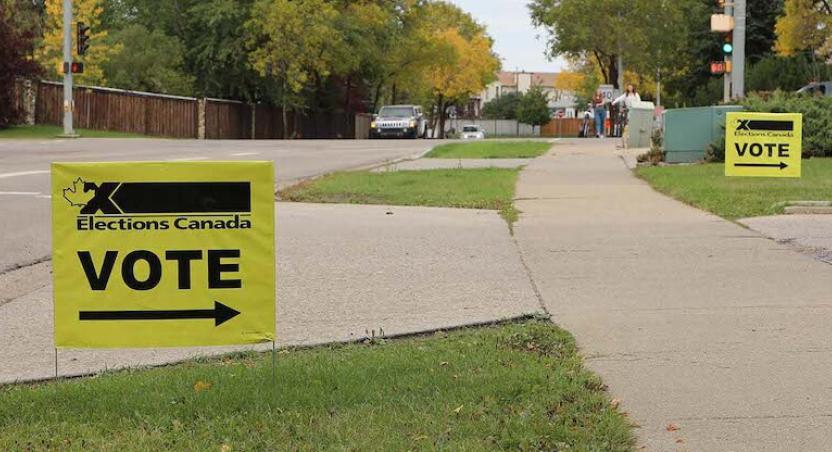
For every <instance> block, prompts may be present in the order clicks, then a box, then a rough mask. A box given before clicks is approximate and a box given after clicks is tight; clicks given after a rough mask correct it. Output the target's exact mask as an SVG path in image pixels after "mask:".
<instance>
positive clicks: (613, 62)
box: [606, 55, 621, 89]
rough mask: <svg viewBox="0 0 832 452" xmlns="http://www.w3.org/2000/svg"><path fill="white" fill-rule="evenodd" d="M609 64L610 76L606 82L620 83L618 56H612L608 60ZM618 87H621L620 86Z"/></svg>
mask: <svg viewBox="0 0 832 452" xmlns="http://www.w3.org/2000/svg"><path fill="white" fill-rule="evenodd" d="M607 65H608V67H609V76H608V77H607V80H606V83H607V84H608V85H618V74H619V72H618V56H617V55H612V56H610V57H609V58H608V60H607ZM618 89H621V87H618Z"/></svg>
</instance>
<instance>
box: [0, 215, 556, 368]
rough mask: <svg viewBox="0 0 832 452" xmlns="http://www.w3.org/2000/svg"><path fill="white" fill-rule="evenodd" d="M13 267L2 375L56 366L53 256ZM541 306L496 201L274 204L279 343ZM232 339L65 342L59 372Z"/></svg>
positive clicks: (2, 303)
mask: <svg viewBox="0 0 832 452" xmlns="http://www.w3.org/2000/svg"><path fill="white" fill-rule="evenodd" d="M19 271H22V272H25V274H21V275H20V276H21V277H16V276H15V275H16V273H11V274H6V275H0V287H3V289H4V290H3V292H4V294H11V295H9V297H10V298H9V299H5V300H4V299H2V298H0V383H3V382H9V381H15V380H28V379H39V378H48V377H51V376H53V375H54V358H55V355H54V348H53V347H54V346H53V340H52V284H51V275H50V262H44V263H41V264H38V265H36V266H33V267H29V268H26V269H23V270H19ZM540 311H541V309H540V304H539V301H538V299H537V297H536V295H535V293H534V291H533V289H532V286H531V282H530V280H529V277H528V274H527V273H526V271H525V269H524V268H523V265H522V263H521V262H520V257H519V255H518V253H517V247H516V246H515V245H514V243H513V242H512V240H511V237H510V236H509V234H508V227H507V226H506V223H505V221H503V219H502V218H500V216H499V214H498V213H497V212H495V211H486V210H473V209H443V208H422V207H385V206H354V205H331V204H330V205H324V204H293V203H279V204H278V205H277V337H278V344H279V345H283V346H285V345H309V344H317V343H322V342H334V341H348V340H356V339H359V338H362V337H366V336H367V335H371V334H372V331H375V334H376V335H380V334H382V330H383V334H385V335H394V334H403V333H411V332H418V331H425V330H430V329H434V328H447V327H453V326H459V325H465V324H471V323H477V322H487V321H493V320H499V319H504V318H508V317H514V316H519V315H523V314H532V313H537V312H540ZM241 348H242V349H246V348H248V347H241ZM259 348H260V349H270V348H271V344H268V345H266V346H261V347H259ZM235 349H240V348H230V347H227V348H222V347H219V348H170V349H143V350H62V351H61V352H60V353H59V355H58V361H59V366H58V371H59V372H60V374H61V375H75V374H79V373H89V372H97V371H101V370H104V369H108V368H109V369H112V368H118V367H125V366H136V365H149V364H161V363H168V362H172V361H177V360H182V359H185V358H188V357H193V356H199V355H206V354H217V353H222V352H227V351H231V350H235Z"/></svg>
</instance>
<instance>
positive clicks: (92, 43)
mask: <svg viewBox="0 0 832 452" xmlns="http://www.w3.org/2000/svg"><path fill="white" fill-rule="evenodd" d="M72 3H73V5H72V6H73V12H72V13H73V23H72V59H73V61H81V62H83V63H84V66H85V67H84V73H83V74H75V77H74V81H75V82H76V83H78V84H85V85H106V83H107V81H106V80H105V79H104V71H103V70H102V68H101V65H102V63H104V62H105V61H107V60H108V59H109V58H110V57H111V56H112V55H114V54H116V53H118V52H120V51H121V48H122V46H121V44H118V45H108V43H106V42H105V41H106V40H105V38H106V37H107V31H106V30H104V29H103V28H102V27H101V14H102V13H103V12H104V8H103V6H102V4H103V0H73V2H72ZM44 6H45V9H46V15H45V18H44V24H43V41H42V42H41V44H40V46H39V47H38V49H37V50H36V52H35V59H36V60H37V61H38V63H40V65H41V66H43V68H44V69H45V70H46V73H47V74H48V75H49V76H51V77H53V78H58V77H60V76H61V75H62V74H63V70H62V66H63V38H64V36H63V33H64V31H63V24H64V22H63V1H62V0H46V1H45V2H44ZM78 22H83V23H85V24H87V25H88V26H89V27H90V31H89V33H88V36H89V37H90V39H89V41H88V43H89V48H88V49H87V52H86V55H83V56H79V55H77V54H76V39H77V36H76V24H77V23H78Z"/></svg>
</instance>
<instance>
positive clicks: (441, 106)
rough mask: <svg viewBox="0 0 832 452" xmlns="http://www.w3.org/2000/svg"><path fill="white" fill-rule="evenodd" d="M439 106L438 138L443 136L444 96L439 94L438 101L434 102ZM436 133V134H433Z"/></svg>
mask: <svg viewBox="0 0 832 452" xmlns="http://www.w3.org/2000/svg"><path fill="white" fill-rule="evenodd" d="M436 105H437V106H438V107H439V139H444V138H445V98H444V96H442V95H439V102H437V103H436ZM434 135H436V134H434Z"/></svg>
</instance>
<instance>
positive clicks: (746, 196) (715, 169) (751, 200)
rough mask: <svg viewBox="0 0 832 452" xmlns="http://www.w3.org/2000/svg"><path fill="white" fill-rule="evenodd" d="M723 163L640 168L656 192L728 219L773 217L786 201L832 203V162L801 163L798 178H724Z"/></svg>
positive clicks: (806, 161) (811, 161) (641, 173)
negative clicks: (800, 173) (801, 170)
mask: <svg viewBox="0 0 832 452" xmlns="http://www.w3.org/2000/svg"><path fill="white" fill-rule="evenodd" d="M724 171H725V170H724V165H723V164H703V165H685V166H665V167H642V168H639V169H638V170H637V174H638V175H639V176H640V177H641V178H643V179H645V180H646V181H647V182H649V183H650V184H651V185H652V186H653V187H654V188H655V189H657V190H658V191H660V192H662V193H665V194H667V195H669V196H672V197H674V198H676V199H679V200H681V201H684V202H686V203H688V204H691V205H693V206H695V207H698V208H700V209H704V210H707V211H710V212H713V213H715V214H717V215H719V216H721V217H724V218H728V219H732V220H734V219H738V218H746V217H755V216H762V215H775V214H780V213H782V211H783V207H782V204H783V203H784V202H787V201H807V200H808V201H830V200H832V159H822V158H815V159H809V160H804V161H803V177H802V178H801V179H775V178H744V177H725V176H724Z"/></svg>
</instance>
